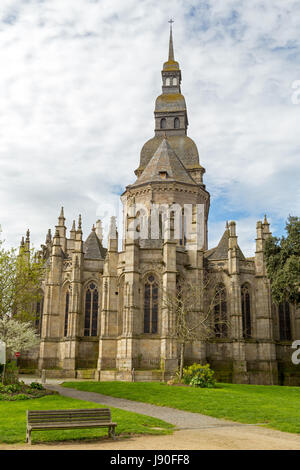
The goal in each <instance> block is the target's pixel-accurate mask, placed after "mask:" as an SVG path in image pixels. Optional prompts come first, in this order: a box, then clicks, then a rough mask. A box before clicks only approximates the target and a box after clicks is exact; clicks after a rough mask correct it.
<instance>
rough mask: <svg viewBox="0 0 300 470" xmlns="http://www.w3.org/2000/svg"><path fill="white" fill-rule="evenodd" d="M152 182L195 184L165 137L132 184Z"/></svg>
mask: <svg viewBox="0 0 300 470" xmlns="http://www.w3.org/2000/svg"><path fill="white" fill-rule="evenodd" d="M152 182H160V183H161V182H164V183H165V182H177V183H184V184H192V185H195V184H196V183H195V181H194V180H193V179H192V178H191V176H190V175H189V174H188V172H187V170H186V168H185V167H184V165H183V164H182V162H181V161H180V159H179V158H178V157H177V155H176V152H174V149H172V147H171V146H170V144H169V142H168V139H166V138H165V137H164V138H163V140H162V143H161V144H160V146H159V147H158V149H157V150H156V152H155V153H154V155H153V156H152V158H151V160H150V161H149V163H148V164H147V166H146V168H145V170H144V171H143V173H142V174H141V175H140V177H139V178H138V179H137V181H136V182H135V183H134V184H133V185H132V186H139V185H140V184H145V183H152Z"/></svg>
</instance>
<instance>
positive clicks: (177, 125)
mask: <svg viewBox="0 0 300 470" xmlns="http://www.w3.org/2000/svg"><path fill="white" fill-rule="evenodd" d="M179 127H180V121H179V118H178V117H176V118H175V119H174V129H179Z"/></svg>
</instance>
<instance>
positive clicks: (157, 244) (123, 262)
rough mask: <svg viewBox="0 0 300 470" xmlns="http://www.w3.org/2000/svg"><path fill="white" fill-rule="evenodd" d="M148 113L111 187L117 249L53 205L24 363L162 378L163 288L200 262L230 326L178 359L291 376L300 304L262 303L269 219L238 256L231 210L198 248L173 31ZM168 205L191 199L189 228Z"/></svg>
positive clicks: (102, 375)
mask: <svg viewBox="0 0 300 470" xmlns="http://www.w3.org/2000/svg"><path fill="white" fill-rule="evenodd" d="M154 116H155V135H154V137H152V138H151V139H150V140H148V141H147V142H146V143H145V144H144V146H143V148H142V150H141V155H140V164H139V167H138V168H137V170H136V171H135V174H136V177H137V178H136V181H135V182H134V183H133V184H131V185H129V186H127V187H126V189H125V191H124V193H123V194H122V196H121V201H122V203H123V208H124V221H123V239H122V244H123V245H122V249H121V250H120V249H119V242H118V232H117V228H116V223H115V219H114V218H112V220H111V226H110V230H109V236H108V243H107V248H105V247H104V246H103V237H102V228H101V222H100V221H97V222H96V226H93V229H92V231H91V233H90V234H89V236H88V237H87V238H86V240H85V241H84V240H83V233H82V228H81V216H79V220H78V223H77V224H75V221H74V222H73V226H72V228H71V230H70V232H69V236H67V229H66V225H65V217H64V212H63V209H62V210H61V213H60V216H59V218H58V224H57V225H56V227H55V232H54V236H53V237H52V236H51V231H50V230H49V232H48V234H47V237H46V242H45V244H44V245H42V251H41V253H42V255H43V257H44V258H45V260H46V264H47V267H48V269H47V272H46V276H45V279H44V280H43V283H42V299H41V302H39V303H38V305H37V328H38V329H39V331H40V334H41V343H40V347H39V351H32V352H28V354H27V355H24V356H23V359H22V364H23V367H24V368H26V367H27V368H30V367H31V368H36V369H39V370H42V369H46V371H47V374H48V376H50V375H55V376H62V377H82V378H84V377H86V378H89V377H90V378H96V379H98V380H161V379H167V378H169V377H170V376H172V374H174V372H175V371H176V369H177V367H178V355H179V352H178V344H177V342H176V339H175V338H174V336H173V335H172V334H171V331H170V328H171V326H170V325H171V324H172V321H173V320H172V318H171V316H172V315H171V313H169V312H168V310H166V309H165V307H164V303H163V299H162V297H163V295H165V294H164V292H168V293H169V294H170V295H172V293H174V295H176V294H175V293H176V282H177V280H178V277H179V276H180V278H181V279H184V280H185V281H186V282H187V283H191V284H192V285H201V283H203V282H204V281H203V279H204V274H205V273H210V275H211V276H212V277H213V276H214V273H215V274H216V276H217V275H218V276H221V284H222V285H221V291H222V295H220V296H219V299H220V301H219V303H217V304H216V306H215V315H216V317H217V316H220V315H222V316H223V317H224V318H226V319H227V320H228V327H226V328H217V327H216V328H215V336H214V337H212V338H210V339H209V340H206V341H200V340H197V341H193V342H192V343H189V344H187V345H186V348H185V362H186V364H188V363H193V362H202V363H206V362H209V363H210V364H211V366H212V368H213V369H214V370H215V371H216V375H217V378H218V379H219V380H222V381H232V382H237V383H253V384H254V383H255V384H278V383H280V384H298V385H299V383H300V380H299V378H300V374H299V370H298V369H297V366H294V365H293V364H292V362H291V355H292V349H291V343H292V341H293V340H294V339H297V338H300V311H299V310H296V309H295V307H294V306H293V305H289V304H287V303H285V304H282V305H279V306H275V305H274V304H273V303H272V300H271V295H270V284H269V281H268V279H267V277H266V268H265V262H264V253H263V248H264V242H265V240H266V239H267V238H268V237H270V236H271V232H270V226H269V223H268V221H267V218H266V217H265V219H264V220H263V221H258V222H257V227H256V251H255V254H254V256H253V257H250V258H246V257H245V256H244V255H243V253H242V250H241V249H240V247H239V245H238V237H237V234H236V224H235V222H233V221H232V222H230V223H226V226H225V229H224V234H223V236H222V238H221V240H220V242H219V244H218V245H217V246H216V247H214V248H212V249H208V245H207V221H208V214H209V205H210V195H209V192H208V191H207V189H206V187H205V184H204V182H203V175H204V173H205V169H204V168H203V167H202V166H201V164H200V163H199V155H198V150H197V147H196V144H195V143H194V141H193V140H192V139H191V138H189V137H188V136H187V128H188V116H187V108H186V103H185V99H184V96H183V95H182V94H181V71H180V68H179V64H178V62H177V61H175V59H174V51H173V39H172V30H171V32H170V41H169V57H168V60H167V62H165V63H164V65H163V70H162V94H161V95H160V96H158V98H157V99H156V103H155V111H154ZM175 206H176V207H177V208H178V207H180V208H183V207H184V206H188V207H189V208H191V212H190V217H191V219H190V220H191V224H190V225H191V230H190V233H189V236H188V237H186V235H185V231H184V222H182V224H181V226H180V227H181V229H180V230H181V233H180V234H179V235H177V236H175V235H174V226H172V215H171V216H170V217H169V218H168V219H164V221H165V222H164V224H162V219H161V218H160V215H159V210H160V209H159V208H161V207H164V208H165V209H167V211H168V209H169V208H170V207H175ZM153 207H155V208H158V230H157V233H156V235H155V236H153V233H152V231H151V230H152V228H151V227H150V225H151V223H150V222H149V221H150V220H152V219H151V217H152V215H151V216H150V212H151V211H153V210H154V209H153ZM199 207H200V208H201V211H200V212H199V210H198V208H199ZM155 210H156V209H155ZM168 214H169V215H170V214H171V213H170V212H168ZM200 220H201V223H200ZM183 221H184V219H183ZM182 227H183V228H182ZM150 232H151V233H150ZM149 233H150V236H149ZM27 243H29V239H28V240H27ZM207 295H209V294H208V293H207Z"/></svg>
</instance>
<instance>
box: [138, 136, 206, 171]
mask: <svg viewBox="0 0 300 470" xmlns="http://www.w3.org/2000/svg"><path fill="white" fill-rule="evenodd" d="M162 141H163V137H162V136H155V137H152V138H151V139H149V140H148V141H147V142H146V143H145V144H144V145H143V148H142V150H141V156H140V165H139V168H138V169H139V170H144V169H145V168H146V166H147V164H148V163H149V161H150V160H151V158H152V157H153V155H154V153H155V152H156V150H157V149H158V147H159V146H160V144H161V143H162ZM168 142H169V144H170V146H171V147H172V149H173V150H174V152H175V153H176V155H177V157H178V158H179V160H180V161H181V162H182V163H183V165H184V166H185V168H201V166H200V164H199V154H198V150H197V146H196V144H195V142H194V141H193V140H192V139H191V138H190V137H188V136H187V135H169V136H168Z"/></svg>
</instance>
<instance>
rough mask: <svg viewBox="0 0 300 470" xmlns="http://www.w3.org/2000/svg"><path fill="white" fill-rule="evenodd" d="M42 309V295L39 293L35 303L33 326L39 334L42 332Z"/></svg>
mask: <svg viewBox="0 0 300 470" xmlns="http://www.w3.org/2000/svg"><path fill="white" fill-rule="evenodd" d="M43 309H44V295H43V294H42V293H41V294H40V298H39V300H38V301H37V303H36V309H35V327H36V330H37V333H38V334H39V335H40V334H41V332H42V321H43Z"/></svg>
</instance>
